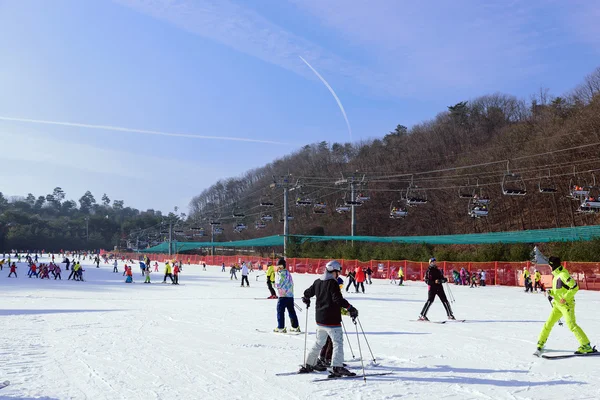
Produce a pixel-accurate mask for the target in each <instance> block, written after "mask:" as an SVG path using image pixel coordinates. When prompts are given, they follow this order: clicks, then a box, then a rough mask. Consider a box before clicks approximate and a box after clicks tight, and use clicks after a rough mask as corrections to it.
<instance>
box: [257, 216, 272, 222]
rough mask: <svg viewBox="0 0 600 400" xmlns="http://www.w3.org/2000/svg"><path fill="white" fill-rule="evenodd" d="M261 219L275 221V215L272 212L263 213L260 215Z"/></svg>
mask: <svg viewBox="0 0 600 400" xmlns="http://www.w3.org/2000/svg"><path fill="white" fill-rule="evenodd" d="M260 220H261V221H263V222H271V221H273V216H272V215H271V214H263V215H261V216H260Z"/></svg>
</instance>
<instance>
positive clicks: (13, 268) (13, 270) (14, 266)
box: [8, 263, 17, 278]
mask: <svg viewBox="0 0 600 400" xmlns="http://www.w3.org/2000/svg"><path fill="white" fill-rule="evenodd" d="M12 274H15V278H17V266H16V265H15V263H12V264H11V265H10V272H9V273H8V277H9V278H10V276H11V275H12Z"/></svg>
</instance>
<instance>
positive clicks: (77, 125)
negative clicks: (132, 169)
mask: <svg viewBox="0 0 600 400" xmlns="http://www.w3.org/2000/svg"><path fill="white" fill-rule="evenodd" d="M0 120H2V121H14V122H26V123H31V124H44V125H60V126H70V127H74V128H87V129H99V130H106V131H117V132H130V133H142V134H145V135H158V136H172V137H182V138H191V139H205V140H228V141H232V142H253V143H266V144H289V143H283V142H275V141H272V140H260V139H249V138H239V137H228V136H204V135H192V134H189V133H172V132H160V131H150V130H145V129H133V128H124V127H121V126H110V125H93V124H80V123H77V122H62V121H46V120H40V119H28V118H13V117H3V116H0Z"/></svg>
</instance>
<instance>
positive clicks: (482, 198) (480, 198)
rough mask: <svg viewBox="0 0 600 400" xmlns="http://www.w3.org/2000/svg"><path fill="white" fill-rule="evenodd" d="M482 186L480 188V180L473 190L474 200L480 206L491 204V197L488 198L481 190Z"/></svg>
mask: <svg viewBox="0 0 600 400" xmlns="http://www.w3.org/2000/svg"><path fill="white" fill-rule="evenodd" d="M481 189H482V188H481V186H479V179H478V180H477V184H476V185H475V189H473V196H472V198H473V200H475V201H476V202H477V203H479V204H490V197H489V196H486V195H485V193H483V191H482V190H481Z"/></svg>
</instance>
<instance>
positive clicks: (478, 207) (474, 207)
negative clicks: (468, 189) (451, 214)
mask: <svg viewBox="0 0 600 400" xmlns="http://www.w3.org/2000/svg"><path fill="white" fill-rule="evenodd" d="M488 212H489V209H488V205H487V203H481V202H480V201H479V200H478V199H476V198H475V197H473V198H472V199H471V200H470V201H469V206H468V208H467V213H468V215H469V217H471V218H481V217H487V216H488Z"/></svg>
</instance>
